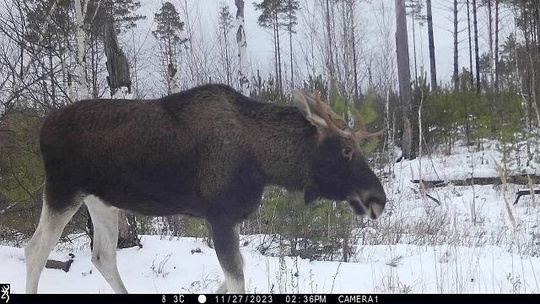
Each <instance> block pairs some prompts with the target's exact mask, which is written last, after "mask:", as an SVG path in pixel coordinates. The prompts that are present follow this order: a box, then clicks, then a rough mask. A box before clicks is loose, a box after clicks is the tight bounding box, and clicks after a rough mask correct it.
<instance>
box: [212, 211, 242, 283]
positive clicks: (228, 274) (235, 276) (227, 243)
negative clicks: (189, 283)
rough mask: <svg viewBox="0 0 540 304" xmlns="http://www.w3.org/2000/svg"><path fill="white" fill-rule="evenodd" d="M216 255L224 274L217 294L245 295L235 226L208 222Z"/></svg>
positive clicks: (237, 233)
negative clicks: (223, 279)
mask: <svg viewBox="0 0 540 304" xmlns="http://www.w3.org/2000/svg"><path fill="white" fill-rule="evenodd" d="M210 225H211V226H212V234H213V239H214V247H215V249H216V254H217V257H218V260H219V264H220V265H221V269H223V273H224V274H225V281H224V282H223V283H222V284H221V286H220V287H219V288H218V290H217V293H225V292H229V293H245V292H246V289H245V282H244V270H243V266H244V265H243V260H242V255H241V254H240V245H239V232H240V231H239V230H240V229H239V227H238V225H237V224H229V223H223V222H221V221H212V222H210Z"/></svg>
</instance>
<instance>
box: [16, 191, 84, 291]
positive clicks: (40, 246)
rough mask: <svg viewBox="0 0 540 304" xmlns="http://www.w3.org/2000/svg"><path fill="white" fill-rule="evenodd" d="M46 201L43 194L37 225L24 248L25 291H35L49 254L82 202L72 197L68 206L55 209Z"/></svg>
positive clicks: (45, 196)
mask: <svg viewBox="0 0 540 304" xmlns="http://www.w3.org/2000/svg"><path fill="white" fill-rule="evenodd" d="M48 201H49V199H48V198H47V195H44V196H43V207H42V209H41V215H40V219H39V224H38V227H37V229H36V232H34V235H33V236H32V238H31V239H30V241H29V242H28V244H27V245H26V247H25V249H24V254H25V259H26V293H37V289H38V283H39V277H40V276H41V273H42V272H43V267H45V263H46V262H47V258H48V257H49V254H50V253H51V251H52V250H53V248H54V246H55V245H56V243H57V242H58V239H60V236H61V235H62V231H63V230H64V228H65V227H66V224H67V223H68V222H69V220H70V219H71V218H72V217H73V215H74V214H75V212H76V211H77V210H78V209H79V207H80V206H81V204H82V199H81V198H72V199H71V204H69V203H68V204H66V205H67V206H68V207H66V208H64V209H62V210H55V209H53V208H51V207H50V205H49V202H48ZM57 203H58V202H57Z"/></svg>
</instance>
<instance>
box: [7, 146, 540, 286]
mask: <svg viewBox="0 0 540 304" xmlns="http://www.w3.org/2000/svg"><path fill="white" fill-rule="evenodd" d="M496 146H497V145H496V144H494V143H492V142H488V141H486V142H485V143H484V144H483V147H484V149H483V150H482V149H480V150H479V149H477V148H471V147H466V146H463V145H461V144H460V143H457V144H456V145H455V147H453V154H451V155H446V154H445V153H442V152H434V153H432V154H431V155H430V156H426V157H422V158H419V159H415V160H411V161H409V160H404V161H401V162H399V163H396V164H393V165H392V166H390V167H385V168H384V169H380V170H381V171H385V172H391V174H389V176H390V177H388V178H387V179H385V180H384V185H385V189H386V191H387V195H388V198H389V202H388V205H387V209H386V211H385V213H384V214H383V216H382V217H381V218H380V219H379V220H377V221H369V220H361V221H362V223H363V225H361V227H363V228H357V229H355V230H354V232H353V234H354V236H355V240H356V244H355V246H354V247H353V248H354V251H353V254H352V256H351V260H350V262H340V261H314V260H313V261H312V260H308V259H302V258H299V257H292V256H285V257H283V256H282V257H280V256H277V253H278V250H274V251H272V250H270V251H267V252H266V254H265V255H263V254H261V253H260V251H259V250H258V248H260V245H261V244H262V243H267V242H269V240H272V239H274V238H272V237H268V236H265V235H246V236H242V238H241V252H242V255H243V257H244V265H245V267H244V272H245V275H246V289H247V292H249V293H539V292H540V283H539V280H540V227H539V226H538V223H540V208H538V202H539V199H538V198H537V197H535V196H530V195H526V196H523V197H522V198H521V199H520V201H519V203H518V204H517V205H513V204H512V203H513V201H514V199H515V193H516V191H517V190H519V189H522V188H526V187H524V186H523V185H514V184H503V185H482V186H479V185H475V186H466V187H465V186H454V185H452V184H451V183H450V184H448V185H446V186H444V187H438V188H427V189H425V190H422V189H421V188H420V187H419V185H418V184H414V183H412V182H411V180H413V179H418V178H419V177H420V175H419V173H420V172H421V173H422V179H429V178H433V179H435V178H436V179H437V180H445V179H449V180H452V179H458V178H464V177H471V176H474V177H492V176H499V172H500V168H501V166H502V167H505V166H504V164H505V162H504V161H503V158H502V154H501V153H500V151H498V150H497V148H496ZM512 153H513V154H512ZM520 153H521V152H519V151H517V152H510V154H509V155H508V156H509V158H508V159H512V161H511V162H509V161H507V162H506V163H507V164H506V165H507V166H506V167H507V168H508V169H509V170H510V171H513V172H523V170H530V171H531V172H534V173H536V174H538V172H539V171H538V168H539V167H540V166H539V165H538V161H537V160H536V161H532V162H529V164H528V166H524V165H523V164H525V163H526V162H525V161H520V162H518V161H517V159H518V158H519V157H521V156H519V155H518V154H520ZM519 163H521V164H522V165H521V166H520V165H519ZM424 191H425V192H424ZM424 194H429V195H430V196H431V197H433V198H435V199H437V201H438V203H437V202H435V201H434V200H433V199H430V198H429V197H428V196H427V195H424ZM71 239H72V240H71V241H70V242H64V243H59V244H58V245H57V246H56V248H55V250H54V251H53V252H52V253H51V258H52V259H58V260H67V259H68V254H69V253H73V254H75V260H74V262H73V264H72V265H71V270H70V271H69V272H67V273H66V272H64V271H61V270H53V269H45V270H44V271H43V274H42V277H41V280H40V286H39V292H40V293H113V291H112V289H111V287H110V286H109V285H108V284H107V282H106V281H105V279H104V278H103V277H102V276H101V274H100V273H99V272H98V271H97V270H96V268H95V267H94V266H93V265H92V263H91V261H90V256H91V252H90V249H89V246H88V243H89V240H88V238H86V237H77V236H71ZM142 245H143V248H138V247H135V248H128V249H121V250H118V267H119V271H120V274H121V276H122V278H123V280H124V283H125V284H126V287H127V288H128V291H130V292H132V293H212V292H214V291H215V290H216V289H217V288H218V286H219V284H220V282H221V281H222V280H223V274H222V271H221V268H220V267H219V264H218V261H217V257H216V254H215V251H214V250H213V249H212V248H210V247H208V246H207V245H206V244H205V243H204V242H203V240H202V239H196V238H188V237H182V238H169V237H166V238H165V237H160V236H154V235H144V236H142ZM265 245H268V244H265ZM274 248H275V247H274ZM199 249H200V250H199ZM0 282H8V283H10V284H11V288H12V292H13V293H23V292H24V288H25V287H24V286H25V258H24V249H23V248H16V247H11V246H6V245H1V246H0Z"/></svg>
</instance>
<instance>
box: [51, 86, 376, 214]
mask: <svg viewBox="0 0 540 304" xmlns="http://www.w3.org/2000/svg"><path fill="white" fill-rule="evenodd" d="M320 133H321V132H320V131H319V130H317V128H316V127H315V126H313V125H312V124H311V123H310V122H309V121H308V120H306V119H305V117H304V115H303V114H302V113H301V112H300V111H299V110H298V109H297V108H296V107H292V106H280V105H275V104H271V103H260V102H256V101H254V100H252V99H249V98H247V97H245V96H243V95H241V94H239V93H238V92H236V91H234V90H233V89H232V88H230V87H227V86H224V85H205V86H201V87H197V88H194V89H190V90H187V91H184V92H181V93H178V94H173V95H170V96H167V97H164V98H161V99H157V100H139V101H133V100H85V101H80V102H77V103H75V104H73V105H70V106H68V107H65V108H63V109H61V110H59V111H56V112H54V113H52V114H51V115H49V117H48V118H47V119H46V121H45V122H44V125H43V128H42V132H41V151H42V154H43V159H44V164H45V172H46V200H47V202H49V204H50V206H51V207H52V208H53V209H56V210H62V209H64V208H67V207H69V206H70V204H71V203H72V201H73V199H74V198H75V197H76V196H77V195H78V194H79V193H84V194H93V195H96V196H97V197H99V198H101V199H102V200H103V201H105V202H106V203H108V204H111V205H113V206H116V207H119V208H123V209H128V210H131V211H134V212H137V213H142V214H148V215H171V214H178V213H186V214H192V215H196V216H201V217H204V218H208V219H212V218H220V220H226V221H231V222H239V221H240V220H242V219H243V218H245V217H247V216H248V215H249V214H250V213H251V212H253V211H254V210H255V209H256V207H257V206H258V204H259V202H260V199H261V194H262V192H263V189H264V187H265V185H267V184H276V185H280V186H283V187H285V188H287V189H290V190H304V191H305V197H306V201H308V202H309V201H312V200H314V199H316V198H318V197H326V198H330V199H337V200H345V199H347V196H348V195H349V194H350V193H351V192H354V191H357V190H358V191H360V190H362V191H363V189H366V190H369V191H368V192H369V194H368V196H369V199H370V200H371V199H375V200H377V201H380V202H382V203H383V204H384V201H385V199H386V198H385V196H384V190H383V189H382V186H381V184H380V182H379V180H378V178H377V177H376V176H375V174H374V173H373V172H372V170H371V169H370V168H369V166H368V165H367V163H366V161H365V159H364V157H363V156H362V155H361V153H359V150H358V152H357V153H356V154H355V155H354V157H353V159H352V160H347V159H345V158H343V157H342V152H341V151H342V148H343V145H344V144H346V143H344V141H343V140H342V139H340V138H339V137H338V136H336V135H334V134H329V133H328V132H327V133H328V134H325V135H324V136H321V135H320ZM353 207H354V206H353Z"/></svg>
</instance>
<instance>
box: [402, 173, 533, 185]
mask: <svg viewBox="0 0 540 304" xmlns="http://www.w3.org/2000/svg"><path fill="white" fill-rule="evenodd" d="M411 182H413V183H415V184H418V183H420V182H422V183H423V184H424V186H425V187H428V188H430V187H443V186H446V185H448V184H453V185H455V186H472V185H501V184H502V183H503V181H502V179H501V178H500V177H498V176H497V177H470V178H466V179H458V180H419V179H414V180H412V181H411ZM506 182H507V183H510V184H517V185H529V183H532V184H539V183H540V175H527V174H523V175H510V176H508V177H507V178H506Z"/></svg>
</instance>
